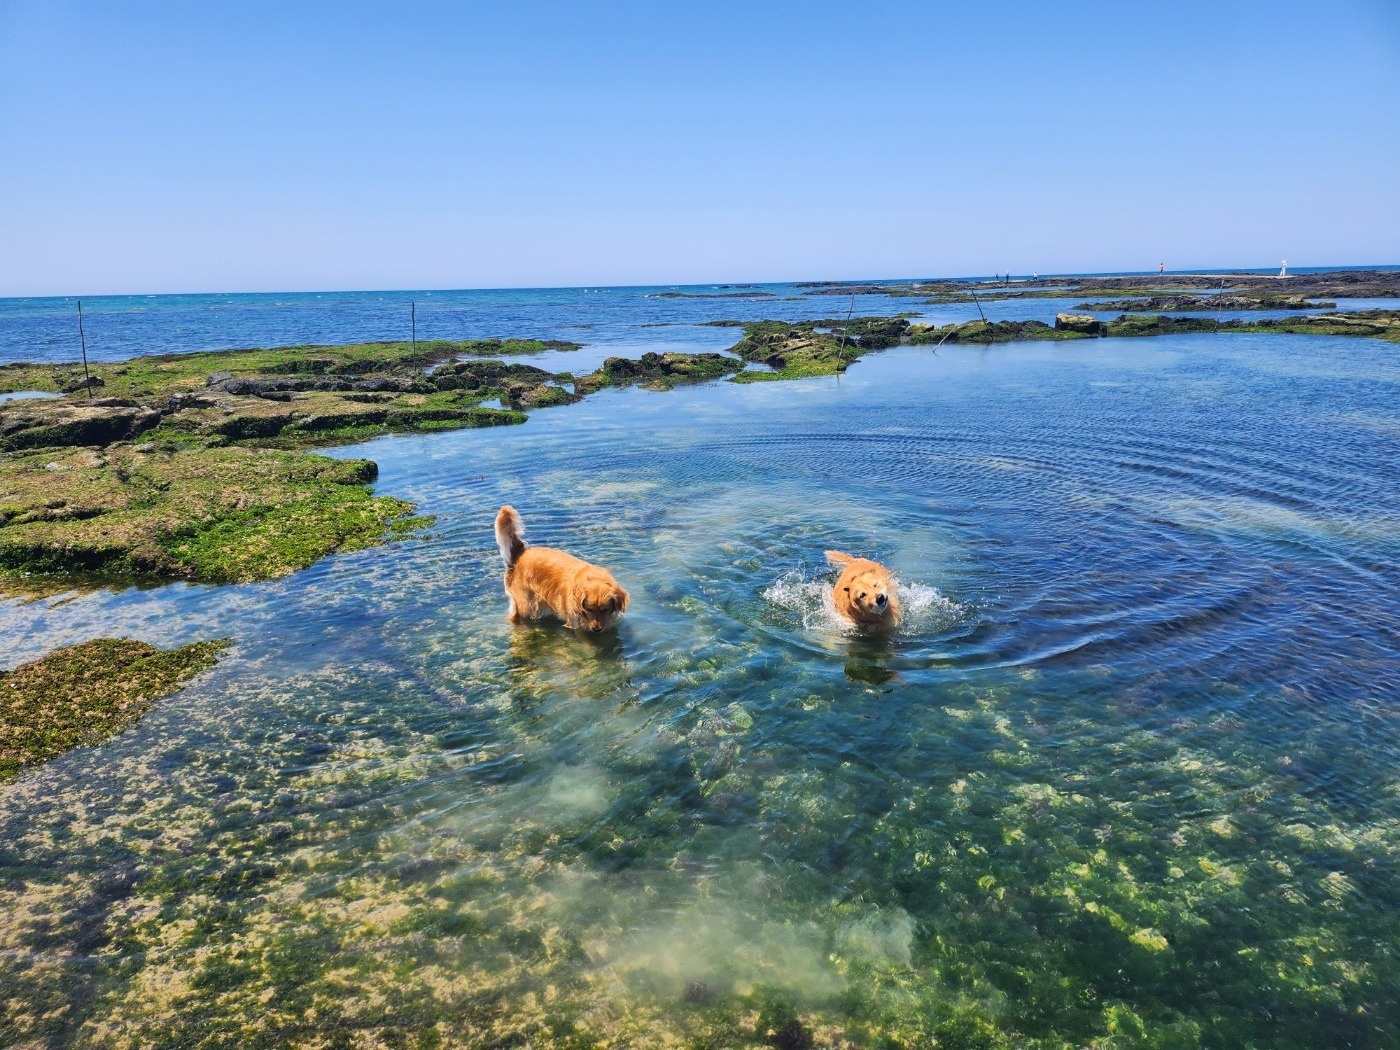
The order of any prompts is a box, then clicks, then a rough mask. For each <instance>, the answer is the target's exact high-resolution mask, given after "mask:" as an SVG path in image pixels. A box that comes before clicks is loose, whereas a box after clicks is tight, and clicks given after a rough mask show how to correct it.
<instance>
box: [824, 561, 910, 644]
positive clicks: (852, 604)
mask: <svg viewBox="0 0 1400 1050" xmlns="http://www.w3.org/2000/svg"><path fill="white" fill-rule="evenodd" d="M826 560H827V561H829V562H831V564H832V565H833V566H835V567H836V568H838V569H840V570H841V575H840V577H838V578H837V580H836V585H835V586H834V587H833V588H832V591H831V597H832V600H833V601H834V602H835V604H836V611H837V612H838V613H840V614H841V615H842V616H844V617H845V618H846V619H848V620H850V621H851V622H852V623H854V624H855V625H856V626H857V627H882V628H886V629H889V628H893V627H897V626H898V625H899V599H898V598H897V597H895V593H894V577H893V576H891V575H890V570H889V569H887V568H885V567H884V566H883V565H881V564H880V563H879V562H878V561H871V560H870V559H868V558H853V557H851V556H850V555H849V554H842V553H841V552H840V551H827V552H826Z"/></svg>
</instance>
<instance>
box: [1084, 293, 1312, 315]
mask: <svg viewBox="0 0 1400 1050" xmlns="http://www.w3.org/2000/svg"><path fill="white" fill-rule="evenodd" d="M1336 305H1337V304H1336V303H1335V302H1331V301H1330V300H1323V301H1314V300H1311V299H1305V298H1303V297H1302V296H1297V295H1231V294H1224V293H1222V294H1217V295H1182V294H1175V295H1149V296H1143V297H1141V298H1133V299H1112V300H1109V301H1108V302H1099V303H1080V304H1079V305H1078V306H1076V307H1075V309H1076V310H1123V311H1128V312H1132V313H1147V312H1148V311H1153V310H1180V311H1191V310H1205V311H1210V310H1330V309H1334V308H1335V307H1336Z"/></svg>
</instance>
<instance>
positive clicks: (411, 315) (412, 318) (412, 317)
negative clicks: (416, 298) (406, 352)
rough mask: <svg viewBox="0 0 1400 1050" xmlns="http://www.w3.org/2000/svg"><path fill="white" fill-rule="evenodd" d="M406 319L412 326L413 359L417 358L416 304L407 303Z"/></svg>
mask: <svg viewBox="0 0 1400 1050" xmlns="http://www.w3.org/2000/svg"><path fill="white" fill-rule="evenodd" d="M408 320H409V324H411V325H412V326H413V360H415V361H416V360H418V304H417V303H409V304H408Z"/></svg>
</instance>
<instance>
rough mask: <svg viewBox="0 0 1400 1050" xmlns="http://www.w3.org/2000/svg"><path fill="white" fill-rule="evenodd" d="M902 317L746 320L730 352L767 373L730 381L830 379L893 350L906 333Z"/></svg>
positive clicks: (751, 373) (753, 372)
mask: <svg viewBox="0 0 1400 1050" xmlns="http://www.w3.org/2000/svg"><path fill="white" fill-rule="evenodd" d="M910 327H911V326H910V324H909V322H908V321H907V320H906V319H905V318H902V317H855V318H851V319H850V320H848V321H841V320H832V319H829V318H825V319H822V320H816V321H791V322H790V321H751V322H747V323H745V324H744V325H743V328H744V337H743V338H742V339H740V340H739V342H737V343H735V344H734V346H733V347H731V348H730V352H731V353H734V354H737V355H738V356H740V357H742V358H743V359H744V360H745V361H749V362H752V363H754V364H758V365H766V366H767V367H768V368H769V369H771V371H758V370H750V371H744V372H740V373H739V374H738V375H736V376H735V377H734V382H736V383H754V382H770V381H773V380H780V379H806V378H809V377H811V376H828V375H835V374H836V373H838V372H844V371H845V370H846V367H847V366H848V365H849V364H850V363H851V362H852V361H854V360H855V359H856V358H858V357H860V356H861V355H862V354H866V353H869V352H871V351H872V350H883V349H885V348H887V347H891V346H898V345H899V344H900V343H901V342H902V341H904V338H905V336H906V334H907V333H908V332H909V329H910Z"/></svg>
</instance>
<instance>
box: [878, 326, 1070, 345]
mask: <svg viewBox="0 0 1400 1050" xmlns="http://www.w3.org/2000/svg"><path fill="white" fill-rule="evenodd" d="M1083 338H1085V333H1083V332H1077V331H1074V330H1072V329H1062V328H1060V327H1058V325H1057V326H1056V327H1054V328H1051V327H1050V326H1049V325H1048V324H1046V323H1045V322H1044V321H981V320H978V321H964V322H962V323H961V324H949V325H944V326H943V327H942V328H939V327H938V326H937V325H914V326H912V327H911V328H910V329H909V335H908V337H907V340H906V341H907V342H909V343H912V344H914V345H924V344H928V343H932V344H934V345H935V346H941V345H942V344H944V343H1010V342H1016V341H1020V340H1037V339H1083Z"/></svg>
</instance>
